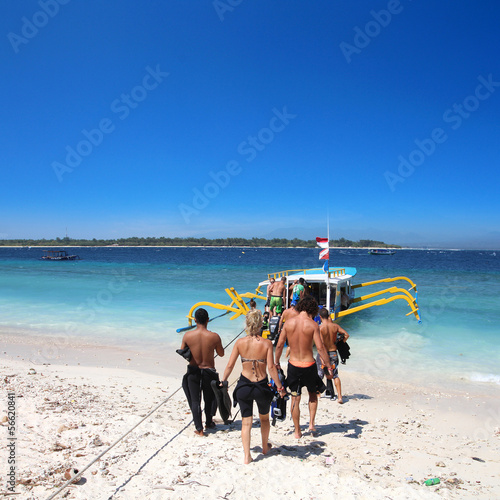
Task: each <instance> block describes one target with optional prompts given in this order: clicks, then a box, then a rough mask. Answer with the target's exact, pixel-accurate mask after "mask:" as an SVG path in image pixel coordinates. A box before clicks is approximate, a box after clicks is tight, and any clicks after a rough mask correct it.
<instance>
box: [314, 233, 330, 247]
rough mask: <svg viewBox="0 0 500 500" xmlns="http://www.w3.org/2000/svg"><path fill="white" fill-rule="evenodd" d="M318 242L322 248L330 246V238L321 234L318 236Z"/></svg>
mask: <svg viewBox="0 0 500 500" xmlns="http://www.w3.org/2000/svg"><path fill="white" fill-rule="evenodd" d="M316 242H317V243H318V246H319V247H321V248H328V238H320V237H319V236H318V237H317V238H316Z"/></svg>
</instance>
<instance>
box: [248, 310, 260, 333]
mask: <svg viewBox="0 0 500 500" xmlns="http://www.w3.org/2000/svg"><path fill="white" fill-rule="evenodd" d="M262 322H263V320H262V313H261V312H260V311H259V310H258V309H255V310H253V311H249V312H247V315H246V321H245V323H246V328H245V330H246V332H247V335H250V336H252V337H256V336H257V335H260V333H261V329H262Z"/></svg>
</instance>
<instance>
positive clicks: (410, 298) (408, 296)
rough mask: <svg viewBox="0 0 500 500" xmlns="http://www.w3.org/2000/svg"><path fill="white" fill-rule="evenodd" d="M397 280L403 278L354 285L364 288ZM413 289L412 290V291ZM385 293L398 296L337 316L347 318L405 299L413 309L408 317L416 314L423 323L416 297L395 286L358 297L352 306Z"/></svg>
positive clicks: (351, 309)
mask: <svg viewBox="0 0 500 500" xmlns="http://www.w3.org/2000/svg"><path fill="white" fill-rule="evenodd" d="M397 279H402V278H388V279H387V280H379V281H376V282H372V283H362V284H361V285H354V286H364V285H367V284H374V283H380V282H384V281H395V280H397ZM403 279H406V280H408V278H403ZM408 281H410V280H408ZM354 286H353V288H354ZM412 288H413V287H412ZM412 288H410V290H411V289H412ZM415 288H416V287H415ZM384 293H393V294H397V295H393V296H391V297H383V298H381V299H378V300H374V301H372V302H368V303H367V304H362V305H360V306H355V307H349V309H346V310H345V311H340V312H339V313H337V315H336V316H337V317H342V316H347V315H348V314H352V313H355V312H357V311H361V310H363V309H368V308H369V307H373V306H382V305H384V304H388V303H389V302H392V301H393V300H398V299H403V300H406V302H408V305H409V306H410V308H411V311H410V312H409V313H407V314H406V315H407V316H409V315H410V314H414V315H415V317H416V318H417V320H418V322H419V323H421V322H422V320H421V319H420V313H419V311H418V303H417V299H416V297H415V298H413V296H412V295H411V294H410V293H409V292H408V291H406V290H404V289H403V288H398V287H395V286H393V287H391V288H386V289H385V290H380V291H379V292H374V293H370V294H368V295H364V296H362V297H357V298H355V299H354V300H353V301H352V304H354V303H356V302H361V301H363V300H367V299H371V298H373V297H377V296H379V295H382V294H384Z"/></svg>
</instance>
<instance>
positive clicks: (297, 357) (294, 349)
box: [283, 311, 321, 363]
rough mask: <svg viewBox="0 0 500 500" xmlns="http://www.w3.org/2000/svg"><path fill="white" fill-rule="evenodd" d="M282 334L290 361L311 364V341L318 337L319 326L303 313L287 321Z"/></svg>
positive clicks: (312, 359) (312, 357)
mask: <svg viewBox="0 0 500 500" xmlns="http://www.w3.org/2000/svg"><path fill="white" fill-rule="evenodd" d="M283 333H284V334H285V336H286V339H287V341H288V345H289V346H290V361H291V362H292V363H293V362H294V361H298V362H301V363H307V362H313V361H314V356H313V341H314V339H315V337H316V338H319V339H321V337H320V336H319V326H318V324H317V323H316V322H315V321H314V320H313V319H311V318H310V317H309V316H308V315H307V313H306V312H305V311H303V312H301V313H299V314H297V315H296V316H294V317H293V318H291V319H289V320H288V321H287V322H286V323H285V325H284V326H283Z"/></svg>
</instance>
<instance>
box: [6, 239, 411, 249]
mask: <svg viewBox="0 0 500 500" xmlns="http://www.w3.org/2000/svg"><path fill="white" fill-rule="evenodd" d="M0 246H20V247H35V246H44V247H50V246H58V247H62V246H67V247H87V246H88V247H102V246H131V247H135V246H137V247H140V246H144V247H147V246H159V247H160V246H173V247H290V248H296V247H305V248H313V247H316V240H301V239H298V238H294V239H292V240H289V239H286V238H272V239H266V238H250V239H248V238H213V239H208V238H166V237H163V236H162V237H160V238H155V237H148V238H139V237H136V236H133V237H130V238H119V239H114V240H111V239H99V240H98V239H96V238H93V239H91V240H86V239H75V238H68V237H66V238H55V239H40V240H34V239H12V240H0ZM330 247H331V248H334V247H354V248H356V247H357V248H359V247H368V248H370V247H377V248H401V247H400V246H399V245H390V244H387V243H384V242H382V241H376V240H359V241H351V240H347V239H345V238H340V239H338V240H330Z"/></svg>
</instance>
